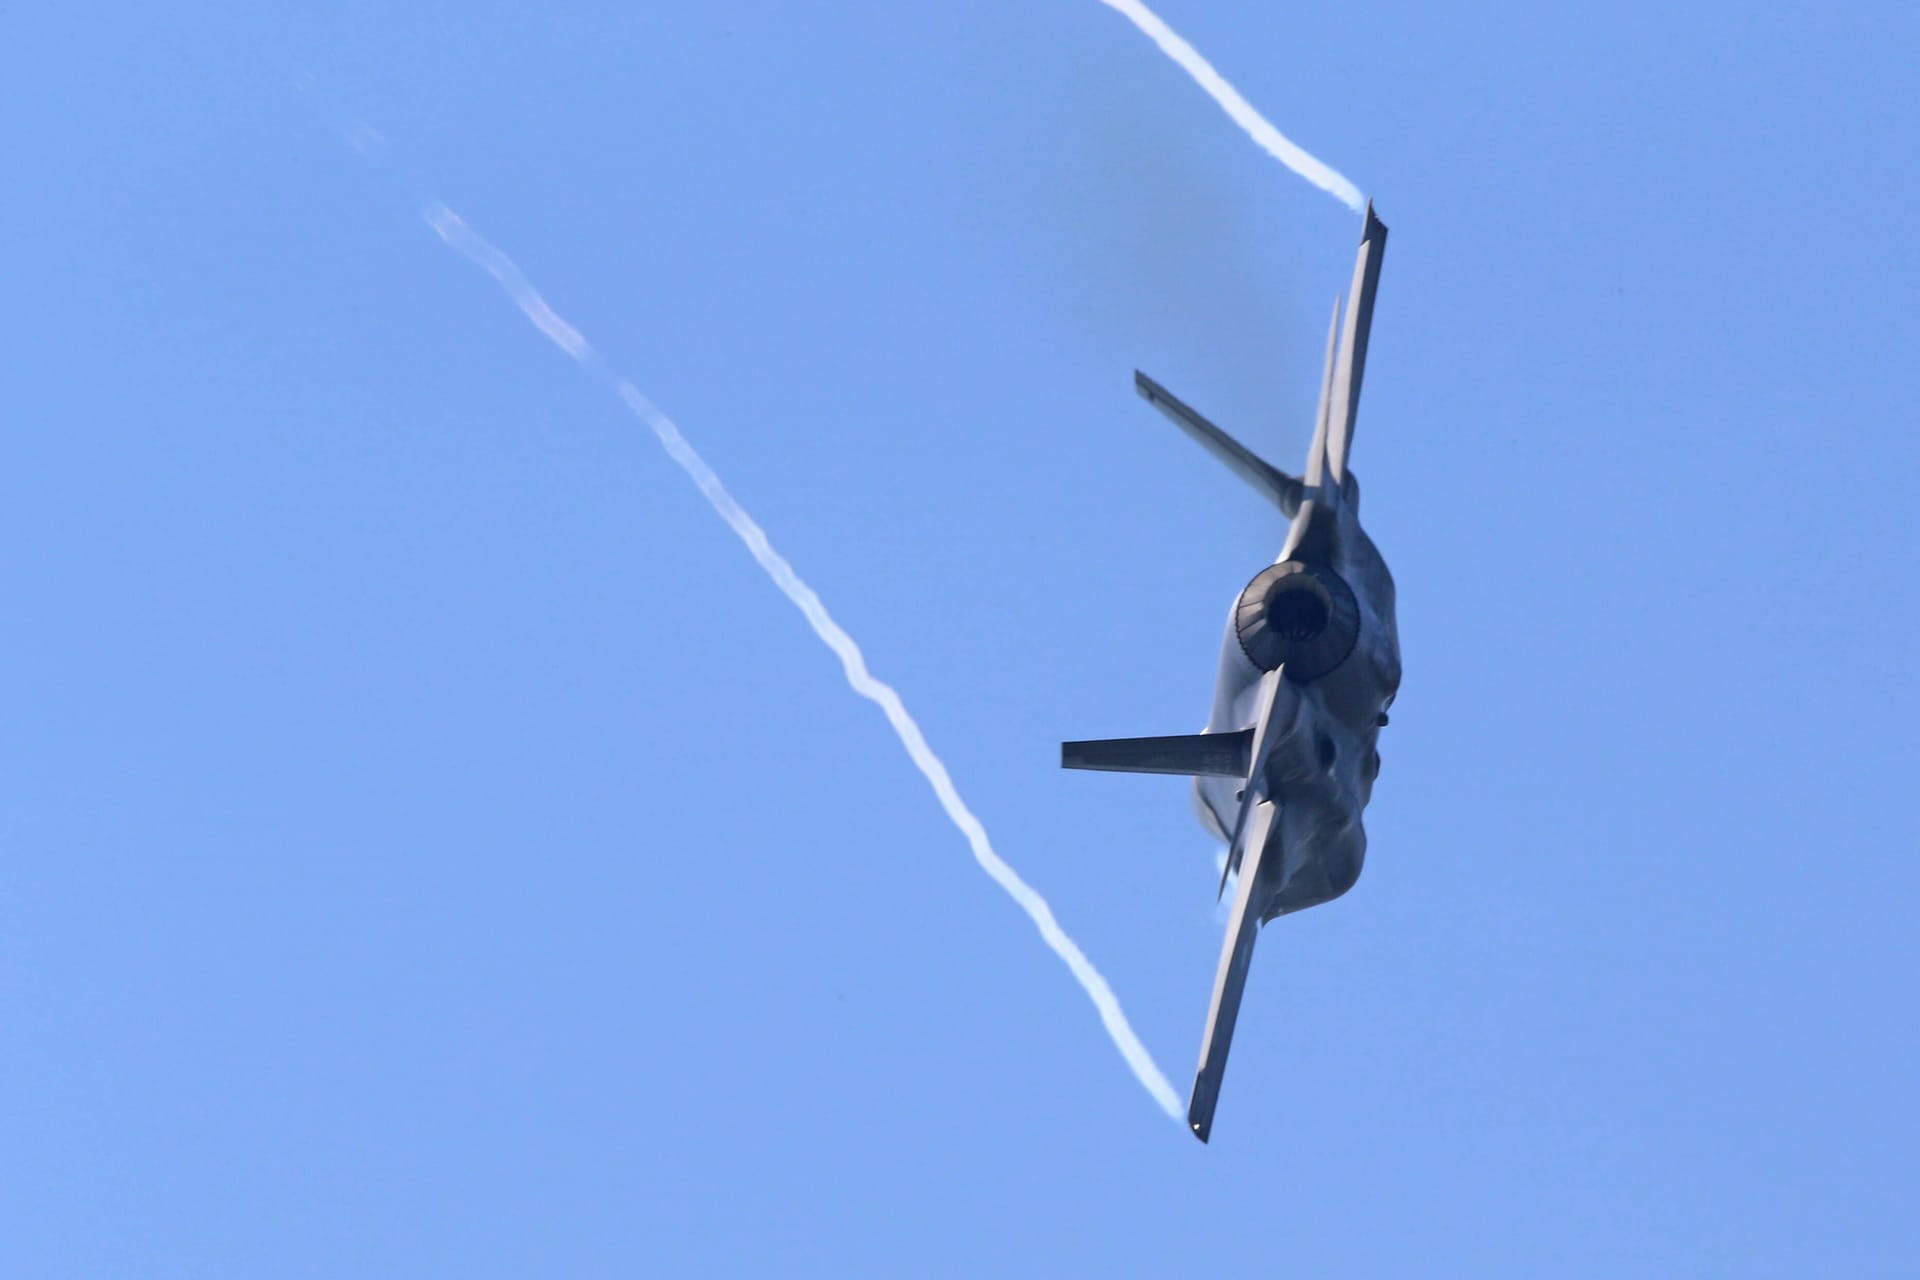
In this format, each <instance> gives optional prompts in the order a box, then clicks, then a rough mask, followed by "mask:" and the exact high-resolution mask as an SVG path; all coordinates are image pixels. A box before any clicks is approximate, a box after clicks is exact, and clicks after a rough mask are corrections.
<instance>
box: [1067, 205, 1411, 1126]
mask: <svg viewBox="0 0 1920 1280" xmlns="http://www.w3.org/2000/svg"><path fill="white" fill-rule="evenodd" d="M1386 247H1387V228H1386V226H1385V225H1384V224H1383V223H1382V222H1381V221H1380V220H1379V219H1378V218H1377V217H1375V216H1374V213H1373V208H1372V206H1371V205H1369V206H1368V208H1367V218H1366V229H1365V231H1364V232H1363V234H1362V236H1361V240H1360V253H1359V260H1358V261H1357V262H1356V263H1355V264H1354V270H1353V288H1352V291H1351V304H1350V305H1349V306H1348V308H1347V312H1346V318H1345V324H1344V326H1343V325H1342V323H1341V314H1340V302H1339V300H1338V299H1336V300H1335V301H1334V305H1333V324H1332V326H1331V327H1330V329H1329V332H1328V334H1327V362H1326V372H1325V374H1324V375H1323V377H1322V380H1321V388H1320V412H1319V422H1318V424H1317V425H1316V426H1315V428H1314V435H1313V448H1312V450H1311V451H1310V452H1309V453H1308V454H1307V473H1306V475H1305V476H1304V477H1301V478H1296V477H1294V476H1290V475H1287V474H1286V473H1285V472H1282V471H1280V470H1278V469H1277V468H1275V467H1272V466H1270V465H1268V464H1267V463H1266V462H1264V461H1262V460H1261V459H1260V458H1259V457H1257V456H1256V455H1255V454H1254V453H1252V452H1251V451H1250V450H1248V449H1247V448H1246V447H1245V446H1243V445H1241V444H1240V443H1239V442H1238V441H1236V440H1234V439H1233V437H1231V436H1229V435H1228V434H1227V433H1226V432H1224V431H1222V430H1220V428H1218V427H1216V426H1214V425H1213V424H1212V423H1211V422H1208V421H1207V420H1206V419H1205V418H1203V417H1201V416H1200V415H1199V414H1198V413H1195V412H1194V411H1193V410H1192V409H1190V408H1188V407H1187V406H1186V405H1185V404H1183V403H1182V402H1181V401H1179V400H1178V399H1176V398H1174V397H1173V396H1172V395H1171V394H1169V393H1168V392H1167V391H1166V389H1165V388H1163V387H1161V386H1160V384H1159V383H1157V382H1155V381H1153V379H1151V378H1149V377H1147V376H1146V375H1145V374H1142V373H1136V374H1135V375H1134V382H1135V385H1136V386H1137V387H1138V389H1139V391H1140V394H1141V395H1142V396H1144V397H1146V399H1147V400H1148V401H1149V402H1151V403H1152V404H1153V406H1154V407H1155V408H1157V409H1159V410H1160V411H1161V412H1162V413H1164V414H1166V415H1167V417H1169V418H1171V419H1172V420H1173V422H1174V424H1175V425H1176V426H1178V427H1179V428H1180V429H1181V430H1183V431H1185V432H1186V433H1187V434H1188V435H1190V436H1192V437H1193V438H1194V439H1195V440H1197V441H1198V442H1199V443H1200V444H1201V445H1203V446H1204V447H1205V448H1206V449H1207V450H1208V452H1210V453H1212V454H1213V455H1214V456H1215V457H1216V458H1218V459H1220V461H1222V462H1224V463H1226V464H1227V466H1228V467H1229V468H1231V469H1232V470H1233V472H1234V473H1235V474H1236V475H1238V476H1239V477H1240V478H1241V479H1242V480H1245V481H1246V482H1247V483H1248V484H1250V485H1252V486H1253V487H1254V488H1255V489H1257V490H1258V491H1259V492H1260V493H1262V494H1263V495H1265V496H1266V498H1267V499H1268V500H1269V501H1270V502H1272V503H1273V504H1274V505H1275V506H1277V507H1279V508H1280V510H1281V511H1282V512H1283V513H1284V514H1285V515H1286V516H1287V517H1288V519H1289V520H1291V521H1292V524H1291V526H1290V527H1289V528H1288V530H1287V540H1286V544H1285V546H1284V548H1283V549H1282V550H1281V552H1280V558H1279V559H1278V560H1277V561H1275V562H1274V563H1273V564H1271V565H1269V566H1268V567H1267V568H1265V569H1262V570H1261V571H1260V572H1259V573H1258V574H1256V575H1254V579H1253V581H1252V582H1249V583H1248V584H1247V586H1246V589H1245V590H1243V591H1242V592H1241V593H1240V594H1239V596H1238V597H1237V598H1236V599H1235V600H1234V602H1233V608H1232V611H1231V612H1230V613H1229V614H1228V617H1227V635H1226V642H1225V644H1224V645H1223V646H1222V648H1221V654H1220V680H1219V685H1218V687H1217V689H1216V691H1215V693H1214V700H1213V715H1212V718H1211V719H1209V720H1208V722H1207V728H1206V731H1205V732H1204V733H1198V734H1190V735H1184V736H1177V737H1167V738H1110V739H1105V740H1102V741H1094V742H1068V743H1063V744H1061V753H1060V755H1061V760H1060V762H1061V764H1062V765H1064V766H1065V767H1067V768H1069V769H1103V770H1112V771H1118V772H1125V773H1172V774H1184V775H1190V776H1192V778H1193V780H1194V783H1193V794H1194V802H1195V808H1196V809H1197V810H1198V811H1199V815H1200V820H1201V822H1202V823H1203V824H1205V825H1206V827H1207V828H1208V829H1209V830H1211V831H1212V832H1213V833H1214V834H1215V835H1217V836H1218V837H1219V838H1220V839H1221V840H1224V841H1226V842H1227V868H1226V874H1225V875H1223V876H1222V877H1221V891H1222V892H1223V893H1224V892H1225V887H1226V883H1227V879H1228V877H1229V876H1231V875H1233V874H1234V873H1236V872H1237V873H1238V875H1239V880H1238V885H1237V888H1236V891H1235V894H1234V900H1233V912H1232V915H1231V916H1230V917H1229V918H1228V922H1227V937H1226V945H1225V947H1224V949H1223V950H1222V951H1221V954H1220V970H1219V975H1218V976H1217V977H1216V978H1215V979H1214V985H1213V1005H1212V1007H1211V1008H1210V1009H1209V1010H1208V1013H1207V1030H1206V1035H1205V1037H1204V1039H1203V1040H1202V1043H1201V1047H1200V1067H1199V1070H1198V1072H1196V1074H1195V1076H1194V1081H1193V1096H1192V1099H1191V1101H1190V1102H1189V1103H1188V1106H1187V1122H1188V1124H1189V1125H1190V1126H1191V1127H1192V1129H1193V1132H1194V1136H1196V1137H1198V1138H1199V1139H1200V1141H1202V1142H1205V1141H1206V1140H1207V1135H1208V1134H1209V1132H1210V1131H1211V1130H1212V1128H1213V1111H1214V1104H1215V1103H1216V1102H1217V1101H1218V1100H1219V1096H1220V1080H1221V1077H1222V1075H1223V1074H1224V1073H1225V1072H1226V1067H1227V1047H1228V1045H1229V1043H1230V1042H1231V1040H1232V1038H1233V1024H1234V1020H1235V1019H1236V1018H1237V1017H1238V1016H1239V1013H1240V993H1241V991H1242V990H1243V988H1244V987H1245V986H1246V981H1247V966H1248V964H1249V962H1250V961H1251V960H1252V959H1253V943H1254V938H1255V936H1256V935H1257V933H1258V932H1259V929H1260V926H1261V925H1262V924H1264V923H1266V922H1267V921H1269V920H1272V919H1274V918H1275V917H1276V916H1282V915H1286V914H1287V913H1289V912H1293V911H1301V910H1304V909H1305V908H1307V907H1312V906H1317V905H1319V904H1320V903H1322V902H1330V901H1332V900H1333V899H1335V898H1337V897H1339V896H1340V895H1341V894H1343V893H1345V892H1346V891H1347V890H1348V889H1351V888H1352V887H1353V884H1354V881H1355V880H1357V879H1359V877H1360V864H1361V862H1362V860H1363V859H1364V857H1365V855H1366V850H1367V835H1366V831H1365V830H1364V829H1363V828H1362V826H1361V823H1360V813H1361V810H1363V809H1364V808H1366V805H1367V801H1368V800H1369V799H1370V798H1371V796H1372V794H1373V781H1374V778H1375V777H1376V776H1378V774H1379V772H1380V753H1379V751H1378V750H1377V749H1376V743H1377V741H1378V739H1379V735H1380V729H1381V727H1382V726H1383V725H1385V724H1386V723H1387V708H1388V707H1389V706H1391V705H1392V703H1393V696H1394V693H1395V691H1396V690H1397V689H1398V688H1399V687H1400V640H1399V635H1398V632H1397V630H1396V629H1395V626H1394V620H1393V577H1392V575H1390V574H1389V573H1388V572H1387V566H1386V563H1385V562H1384V561H1383V560H1381V558H1380V553H1379V551H1378V550H1376V549H1375V548H1374V545H1373V541H1372V540H1371V539H1370V538H1368V537H1367V535H1366V533H1365V532H1364V531H1362V529H1361V528H1360V489H1359V486H1358V484H1357V483H1356V482H1355V481H1354V478H1353V473H1352V471H1350V470H1349V469H1348V467H1347V456H1348V453H1349V451H1350V450H1351V447H1352V444H1353V424H1354V415H1355V413H1356V412H1357V411H1358V409H1359V407H1360V378H1361V374H1362V373H1363V372H1364V371H1365V368H1366V362H1367V330H1368V328H1369V327H1370V325H1371V323H1372V320H1373V298H1374V292H1375V290H1376V289H1377V288H1378V286H1379V282H1380V260H1381V257H1382V255H1383V254H1384V253H1385V251H1386Z"/></svg>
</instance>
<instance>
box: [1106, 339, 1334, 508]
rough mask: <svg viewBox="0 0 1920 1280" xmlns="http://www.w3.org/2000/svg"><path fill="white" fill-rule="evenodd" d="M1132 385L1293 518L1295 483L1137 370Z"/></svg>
mask: <svg viewBox="0 0 1920 1280" xmlns="http://www.w3.org/2000/svg"><path fill="white" fill-rule="evenodd" d="M1133 385H1134V389H1135V390H1137V391H1138V392H1139V393H1140V395H1141V396H1142V398H1144V399H1145V400H1146V401H1147V403H1149V404H1151V405H1152V406H1153V407H1154V408H1156V409H1158V410H1159V411H1160V412H1162V413H1164V414H1166V415H1167V417H1168V418H1170V419H1172V421H1173V425H1175V426H1176V427H1179V428H1180V429H1181V430H1182V431H1184V432H1186V433H1187V434H1188V435H1190V436H1192V437H1193V438H1194V439H1195V440H1197V441H1199V443H1200V446H1201V447H1202V448H1203V449H1205V450H1206V451H1207V452H1208V453H1211V454H1212V455H1213V456H1214V457H1216V458H1218V459H1220V461H1222V462H1224V463H1226V464H1227V468H1228V470H1230V471H1232V472H1233V474H1235V475H1237V476H1239V477H1240V478H1241V479H1242V480H1245V481H1246V482H1247V483H1248V484H1250V485H1252V486H1253V487H1254V488H1255V489H1258V490H1259V491H1260V492H1261V493H1262V494H1264V495H1265V496H1266V499H1267V501H1269V502H1271V503H1273V505H1274V506H1276V507H1279V508H1280V510H1281V512H1282V514H1284V515H1285V516H1286V517H1287V519H1289V520H1291V519H1293V513H1294V512H1295V511H1296V510H1298V509H1299V506H1300V500H1301V497H1302V494H1301V492H1300V481H1299V480H1297V479H1295V478H1294V477H1293V476H1290V475H1288V474H1287V473H1286V472H1284V471H1282V470H1280V469H1279V468H1278V467H1276V466H1274V465H1272V464H1271V463H1269V462H1267V461H1266V460H1265V459H1264V458H1262V457H1260V455H1258V454H1256V453H1255V452H1254V451H1253V450H1251V449H1249V448H1247V447H1246V446H1245V445H1243V444H1241V443H1240V442H1239V441H1238V440H1235V439H1234V438H1233V437H1232V436H1230V435H1228V434H1227V433H1226V432H1224V431H1222V430H1221V429H1220V428H1218V427H1216V426H1214V425H1213V424H1212V423H1211V422H1208V421H1207V420H1206V419H1205V418H1203V417H1201V416H1200V415H1199V414H1197V413H1195V412H1194V411H1193V410H1192V409H1191V408H1190V407H1188V405H1187V404H1186V403H1185V402H1184V401H1182V400H1181V399H1180V398H1179V397H1178V396H1176V395H1174V394H1173V393H1172V392H1171V391H1168V390H1167V389H1166V388H1165V387H1163V386H1161V385H1160V384H1159V383H1157V382H1155V381H1154V380H1153V379H1152V378H1149V377H1148V376H1147V375H1146V374H1144V373H1141V372H1140V371H1139V370H1138V369H1136V370H1134V372H1133Z"/></svg>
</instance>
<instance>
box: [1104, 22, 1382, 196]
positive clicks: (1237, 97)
mask: <svg viewBox="0 0 1920 1280" xmlns="http://www.w3.org/2000/svg"><path fill="white" fill-rule="evenodd" d="M1100 3H1102V4H1104V5H1106V6H1107V7H1108V8H1109V9H1112V10H1114V11H1115V12H1116V13H1119V14H1121V15H1123V16H1124V17H1125V18H1126V19H1127V20H1128V21H1129V22H1131V23H1133V25H1134V26H1136V27H1138V28H1139V29H1140V30H1141V32H1142V33H1143V34H1145V35H1146V37H1147V38H1148V39H1149V40H1152V41H1153V42H1154V44H1155V45H1157V46H1159V49H1160V52H1162V53H1164V54H1166V55H1167V56H1168V57H1169V58H1171V59H1173V61H1174V62H1175V63H1177V64H1178V65H1179V67H1180V69H1181V70H1183V71H1185V72H1186V73H1187V74H1188V75H1189V76H1191V77H1192V78H1193V82H1194V83H1195V84H1197V85H1199V86H1200V88H1201V89H1203V90H1204V91H1205V92H1206V94H1207V96H1208V97H1210V98H1212V99H1213V100H1214V102H1215V103H1216V104H1218V105H1219V107H1220V109H1221V110H1222V111H1224V112H1226V113H1227V116H1228V118H1229V119H1231V120H1232V121H1233V122H1234V123H1235V124H1237V125H1239V126H1240V127H1241V128H1242V129H1243V130H1245V131H1246V133H1247V136H1248V137H1250V138H1252V139H1253V140H1254V142H1255V144H1256V145H1258V146H1259V147H1260V149H1261V150H1263V151H1265V152H1266V153H1267V154H1268V155H1270V156H1272V157H1273V158H1274V159H1276V160H1278V161H1279V162H1280V163H1281V164H1283V165H1285V166H1287V168H1289V169H1291V170H1293V171H1294V172H1295V173H1297V174H1299V175H1300V176H1301V177H1303V178H1305V179H1306V180H1307V181H1308V182H1311V183H1312V184H1313V185H1314V186H1316V187H1319V188H1320V189H1321V190H1322V191H1325V192H1326V193H1327V194H1328V195H1331V196H1332V197H1334V199H1336V200H1339V201H1340V202H1341V203H1342V204H1344V205H1346V206H1347V208H1349V209H1351V210H1353V211H1354V212H1355V213H1359V212H1361V211H1362V210H1363V209H1365V208H1366V203H1367V202H1366V197H1365V196H1363V195H1362V194H1361V193H1360V188H1359V187H1356V186H1355V185H1354V184H1353V183H1352V181H1350V180H1349V179H1348V178H1347V177H1346V175H1344V174H1342V173H1341V172H1340V171H1339V170H1337V169H1335V168H1334V167H1333V166H1332V165H1330V164H1327V163H1326V162H1325V161H1324V160H1321V159H1320V158H1319V157H1317V156H1315V155H1313V154H1311V153H1310V152H1308V151H1307V149H1306V148H1304V147H1302V146H1301V145H1300V144H1299V143H1297V142H1295V141H1294V140H1293V139H1291V138H1289V137H1287V135H1286V134H1284V133H1281V132H1280V130H1278V129H1276V128H1275V127H1274V126H1273V122H1272V121H1270V120H1268V119H1267V118H1266V117H1265V116H1263V115H1261V114H1260V112H1259V110H1258V109H1256V108H1255V107H1254V105H1253V104H1252V103H1251V102H1248V101H1247V100H1246V98H1245V97H1243V96H1242V95H1241V93H1240V91H1239V90H1238V89H1236V88H1234V87H1233V86H1232V85H1231V84H1229V83H1228V82H1227V78H1226V77H1225V76H1223V75H1221V74H1220V72H1219V71H1218V70H1216V69H1215V68H1214V65H1213V64H1212V63H1211V62H1209V61H1207V59H1206V57H1205V56H1204V55H1203V54H1201V52H1200V51H1199V50H1198V49H1195V48H1194V47H1193V46H1192V45H1191V44H1189V43H1188V42H1187V40H1186V39H1185V37H1183V36H1182V35H1181V34H1180V33H1179V32H1177V31H1175V30H1174V29H1173V28H1172V27H1170V26H1168V25H1167V24H1166V23H1165V22H1164V21H1163V20H1162V19H1161V17H1160V15H1159V14H1157V13H1155V12H1154V11H1153V10H1151V9H1149V8H1147V6H1146V5H1144V4H1142V3H1140V0H1100Z"/></svg>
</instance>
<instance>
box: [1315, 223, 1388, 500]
mask: <svg viewBox="0 0 1920 1280" xmlns="http://www.w3.org/2000/svg"><path fill="white" fill-rule="evenodd" d="M1386 253H1387V224H1386V223H1384V222H1382V221H1380V219H1379V217H1378V215H1376V214H1375V213H1374V211H1373V206H1372V205H1371V204H1369V205H1368V206H1367V222H1366V228H1365V230H1364V231H1362V232H1361V237H1360V252H1359V254H1358V255H1356V257H1355V259H1354V263H1353V287H1352V289H1351V290H1350V291H1349V293H1348V301H1347V326H1346V329H1345V331H1344V332H1343V333H1342V334H1341V335H1340V362H1339V366H1338V367H1337V368H1336V369H1335V370H1334V375H1333V385H1332V391H1333V403H1332V405H1331V412H1330V413H1329V414H1328V422H1327V426H1328V432H1327V469H1328V471H1329V473H1330V477H1329V478H1330V479H1331V480H1332V481H1333V483H1335V484H1339V483H1340V482H1341V481H1342V480H1345V479H1346V478H1347V451H1348V450H1349V449H1350V448H1351V447H1352V445H1353V423H1354V419H1355V418H1356V417H1358V416H1359V413H1360V380H1361V378H1362V377H1363V376H1364V375H1365V373H1366V371H1367V336H1368V334H1369V333H1370V332H1371V331H1372V329H1373V299H1374V295H1375V294H1377V293H1378V292H1379V291H1380V264H1381V261H1382V260H1383V259H1384V258H1385V257H1386Z"/></svg>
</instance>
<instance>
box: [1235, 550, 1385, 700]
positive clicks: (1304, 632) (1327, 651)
mask: <svg viewBox="0 0 1920 1280" xmlns="http://www.w3.org/2000/svg"><path fill="white" fill-rule="evenodd" d="M1233 629H1234V634H1235V635H1236V636H1237V637H1238V638H1239V641H1240V649H1241V652H1243V653H1245V654H1246V655H1247V660H1248V661H1249V662H1251V663H1253V665H1254V666H1256V667H1258V668H1260V670H1262V671H1273V670H1275V669H1277V668H1280V667H1283V666H1284V667H1285V668H1286V672H1287V679H1289V680H1292V681H1293V682H1295V683H1296V684H1307V683H1310V682H1312V681H1314V680H1318V679H1319V678H1320V677H1321V676H1324V675H1326V674H1327V673H1328V672H1330V671H1332V670H1333V669H1334V668H1336V667H1338V666H1339V665H1340V664H1341V663H1343V662H1345V661H1346V660H1347V657H1348V655H1350V654H1351V653H1352V652H1353V648H1354V646H1355V645H1356V644H1358V643H1359V641H1360V606H1359V603H1358V602H1357V601H1356V600H1355V599H1354V596H1353V588H1352V587H1349V586H1348V585H1347V583H1346V579H1344V578H1342V577H1341V576H1340V575H1339V574H1337V573H1335V572H1334V571H1333V570H1331V569H1328V568H1324V567H1322V566H1319V565H1308V564H1303V563H1301V562H1300V561H1298V560H1283V561H1281V562H1280V563H1279V564H1276V565H1269V566H1268V567H1267V568H1265V569H1262V570H1261V571H1260V572H1259V573H1258V574H1256V575H1254V579H1253V581H1252V582H1249V583H1248V584H1247V589H1246V590H1245V591H1242V592H1241V593H1240V601H1239V603H1238V604H1236V605H1235V606H1234V610H1233Z"/></svg>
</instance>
